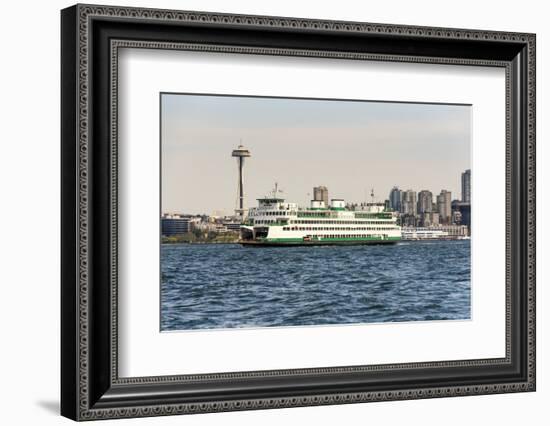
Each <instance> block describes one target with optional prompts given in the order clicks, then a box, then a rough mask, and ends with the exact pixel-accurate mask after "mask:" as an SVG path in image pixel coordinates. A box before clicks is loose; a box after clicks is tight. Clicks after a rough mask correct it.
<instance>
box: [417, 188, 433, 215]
mask: <svg viewBox="0 0 550 426" xmlns="http://www.w3.org/2000/svg"><path fill="white" fill-rule="evenodd" d="M432 206H433V194H432V192H431V191H428V190H426V189H423V190H422V191H420V192H419V193H418V205H417V210H418V214H423V213H431V212H432Z"/></svg>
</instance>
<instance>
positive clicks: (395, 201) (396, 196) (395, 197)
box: [389, 186, 403, 212]
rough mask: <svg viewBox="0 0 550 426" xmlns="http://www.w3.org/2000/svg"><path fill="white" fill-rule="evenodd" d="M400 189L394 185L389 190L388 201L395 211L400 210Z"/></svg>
mask: <svg viewBox="0 0 550 426" xmlns="http://www.w3.org/2000/svg"><path fill="white" fill-rule="evenodd" d="M402 197H403V196H402V191H401V190H400V189H399V188H398V187H397V186H394V187H393V188H392V190H391V191H390V196H389V201H390V208H391V209H392V210H394V211H396V212H399V211H401V199H402Z"/></svg>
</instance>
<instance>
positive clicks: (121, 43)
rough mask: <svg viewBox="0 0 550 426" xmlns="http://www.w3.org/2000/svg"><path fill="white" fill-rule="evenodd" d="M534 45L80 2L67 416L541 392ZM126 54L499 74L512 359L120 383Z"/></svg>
mask: <svg viewBox="0 0 550 426" xmlns="http://www.w3.org/2000/svg"><path fill="white" fill-rule="evenodd" d="M535 45H536V37H535V35H534V34H525V33H511V32H496V31H481V30H465V29H450V28H431V27H416V26H405V25H389V24H371V23H359V22H336V21H325V20H312V19H302V18H283V17H269V16H246V15H231V14H221V13H206V12H189V11H171V10H156V9H142V8H131V7H110V6H109V7H107V6H98V5H80V4H79V5H75V6H72V7H69V8H67V9H64V10H62V12H61V53H62V61H61V62H62V63H61V65H62V67H61V70H62V73H61V82H62V84H61V89H62V90H61V101H62V119H61V135H62V137H61V162H62V170H61V193H62V209H61V210H62V216H61V223H62V234H61V242H62V248H61V257H62V265H61V414H62V415H63V416H65V417H68V418H70V419H73V420H94V419H107V418H124V417H142V416H160V415H171V414H190V413H206V412H220V411H231V410H249V409H268V408H282V407H295V406H315V405H326V404H346V403H358V402H370V401H387V400H404V399H419V398H438V397H447V396H466V395H482V394H492V393H506V392H526V391H535V382H536V380H535V379H536V377H535V372H536V368H535V98H536V96H535ZM121 48H136V49H160V50H163V49H167V50H169V49H175V50H178V49H188V50H193V49H194V50H196V51H198V52H201V51H214V52H225V53H231V54H242V55H250V54H256V55H267V56H270V57H273V58H275V59H276V58H277V57H284V56H288V55H296V56H298V57H314V58H319V59H338V60H343V61H346V60H347V61H350V60H351V61H361V60H363V61H395V62H398V63H423V64H449V65H451V64H452V65H460V66H464V67H470V66H488V67H498V68H502V69H504V70H505V74H506V85H505V86H506V87H505V91H506V93H505V99H506V142H505V143H506V165H505V170H506V175H505V176H503V178H502V180H503V181H505V185H506V231H505V234H506V235H505V236H506V268H505V277H506V283H505V286H506V341H505V342H503V345H505V348H506V349H505V356H504V357H502V358H483V359H466V360H454V361H453V360H451V361H449V360H444V361H433V362H432V361H430V362H411V363H398V364H395V363H393V364H392V363H379V364H372V365H326V366H324V367H322V368H299V369H278V370H260V371H245V372H223V371H215V370H213V371H212V372H211V373H208V374H186V375H179V374H174V375H167V376H147V377H119V374H118V371H119V370H118V368H119V363H120V361H121V360H120V359H119V353H118V348H119V346H118V339H119V337H120V336H119V330H118V320H119V317H118V310H117V309H118V304H119V299H118V287H117V279H118V269H117V261H118V259H119V256H121V253H120V252H119V250H118V239H117V235H118V227H119V225H120V222H119V217H118V215H117V212H118V204H117V203H118V201H119V199H120V194H119V188H118V180H117V179H118V170H117V161H118V160H119V158H118V150H117V134H118V128H117V118H118V114H119V113H120V111H118V109H117V89H118V85H119V84H120V83H121V80H120V79H121V78H123V76H120V75H118V74H117V70H118V69H117V64H118V63H117V58H118V56H117V55H118V51H119V49H121ZM479 173H483V171H480V172H479Z"/></svg>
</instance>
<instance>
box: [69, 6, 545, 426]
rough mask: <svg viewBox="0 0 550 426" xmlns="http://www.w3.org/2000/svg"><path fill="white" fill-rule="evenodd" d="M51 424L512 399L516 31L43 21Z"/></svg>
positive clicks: (520, 343) (527, 234)
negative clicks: (53, 39)
mask: <svg viewBox="0 0 550 426" xmlns="http://www.w3.org/2000/svg"><path fill="white" fill-rule="evenodd" d="M61 50H62V75H61V81H62V93H61V98H62V123H61V127H62V129H61V130H62V141H61V145H62V153H61V155H62V173H61V175H62V184H61V190H62V218H61V219H62V282H61V309H62V311H61V317H62V318H61V320H62V328H61V337H62V351H61V352H62V357H61V367H62V368H61V370H62V374H61V384H62V386H61V413H62V415H64V416H66V417H69V418H71V419H74V420H93V419H106V418H122V417H142V416H160V415H170V414H188V413H206V412H216V411H230V410H248V409H267V408H278V407H292V406H310V405H322V404H345V403H357V402H369V401H383V400H402V399H418V398H437V397H448V396H465V395H479V394H490V393H505V392H523V391H534V390H535V35H534V34H523V33H509V32H495V31H479V30H464V29H449V28H426V27H413V26H403V25H388V24H370V23H362V22H335V21H322V20H308V19H297V18H296V19H295V18H282V17H269V16H243V15H228V14H217V13H203V12H188V11H171V10H154V9H138V8H129V7H106V6H95V5H76V6H73V7H70V8H67V9H64V10H63V11H62V12H61Z"/></svg>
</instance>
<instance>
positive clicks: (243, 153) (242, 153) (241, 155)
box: [231, 145, 250, 220]
mask: <svg viewBox="0 0 550 426" xmlns="http://www.w3.org/2000/svg"><path fill="white" fill-rule="evenodd" d="M231 156H232V157H235V158H237V167H238V169H239V180H238V183H237V197H238V206H239V207H238V208H237V209H235V214H236V215H237V216H239V217H240V218H241V220H243V219H244V188H243V166H244V159H245V158H246V157H250V151H249V150H248V149H246V148H245V147H244V146H242V145H239V146H238V147H237V149H234V150H233V152H232V153H231Z"/></svg>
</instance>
